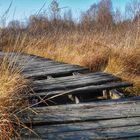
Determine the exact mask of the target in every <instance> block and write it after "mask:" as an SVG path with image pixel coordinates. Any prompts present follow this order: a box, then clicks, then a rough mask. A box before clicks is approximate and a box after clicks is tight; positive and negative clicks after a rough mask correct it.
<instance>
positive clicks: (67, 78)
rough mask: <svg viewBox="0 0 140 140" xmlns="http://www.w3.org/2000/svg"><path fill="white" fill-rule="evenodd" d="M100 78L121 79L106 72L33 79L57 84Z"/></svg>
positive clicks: (38, 81)
mask: <svg viewBox="0 0 140 140" xmlns="http://www.w3.org/2000/svg"><path fill="white" fill-rule="evenodd" d="M100 78H104V79H105V78H112V79H116V80H121V79H120V78H119V77H116V76H114V75H112V74H108V73H102V72H97V73H86V74H81V75H80V74H79V75H71V76H65V77H59V78H54V79H51V80H46V79H44V80H35V81H34V84H35V83H39V84H41V83H42V84H43V83H45V84H58V83H66V82H75V81H76V82H79V81H81V80H90V81H93V80H94V79H95V80H96V79H100Z"/></svg>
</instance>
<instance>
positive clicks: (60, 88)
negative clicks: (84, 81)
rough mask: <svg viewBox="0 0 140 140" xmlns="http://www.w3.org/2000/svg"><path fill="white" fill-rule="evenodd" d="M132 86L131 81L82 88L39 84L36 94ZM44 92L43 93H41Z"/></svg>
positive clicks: (75, 92) (51, 94) (67, 92)
mask: <svg viewBox="0 0 140 140" xmlns="http://www.w3.org/2000/svg"><path fill="white" fill-rule="evenodd" d="M128 86H131V84H130V83H127V82H117V83H109V84H102V85H94V86H86V87H80V88H76V87H75V88H74V89H72V87H71V89H65V88H64V87H54V88H52V89H51V88H50V89H48V88H49V87H48V88H47V87H44V86H40V87H39V86H37V87H36V89H35V94H34V95H36V94H38V95H39V96H41V95H42V96H43V95H45V96H47V95H48V96H55V95H58V96H60V95H59V94H61V95H66V94H67V95H68V94H80V95H81V94H86V93H88V92H90V93H91V92H92V93H94V92H98V91H103V90H111V89H115V88H121V87H128ZM41 92H42V93H41Z"/></svg>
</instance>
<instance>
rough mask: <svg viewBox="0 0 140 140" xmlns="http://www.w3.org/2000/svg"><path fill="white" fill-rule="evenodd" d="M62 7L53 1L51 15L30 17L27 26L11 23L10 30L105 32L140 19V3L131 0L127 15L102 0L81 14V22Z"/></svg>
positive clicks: (41, 14) (126, 10) (43, 13)
mask: <svg viewBox="0 0 140 140" xmlns="http://www.w3.org/2000/svg"><path fill="white" fill-rule="evenodd" d="M63 8H66V7H60V5H59V3H58V1H57V0H52V3H51V5H50V11H49V13H46V12H42V13H38V14H37V15H32V16H30V17H29V19H28V22H27V23H26V25H23V24H22V23H20V21H17V20H15V21H11V22H9V24H8V28H9V29H11V30H19V29H21V30H28V31H29V32H31V33H32V32H34V33H38V34H41V33H44V32H45V33H46V32H50V31H54V30H55V31H57V30H58V31H59V30H61V31H62V30H70V31H71V30H88V31H94V30H103V29H111V28H113V27H114V26H116V25H126V24H128V23H132V22H135V21H138V20H139V19H140V1H139V0H131V2H130V3H127V5H126V7H125V13H124V14H123V13H122V11H120V10H119V9H114V8H113V5H112V1H111V0H100V1H99V2H98V3H93V4H92V5H91V6H90V8H89V9H88V10H87V11H85V12H82V13H81V16H80V20H79V21H78V22H76V21H75V20H74V19H73V15H72V11H71V10H69V9H66V10H65V9H64V10H65V12H64V13H63V14H61V10H62V9H63Z"/></svg>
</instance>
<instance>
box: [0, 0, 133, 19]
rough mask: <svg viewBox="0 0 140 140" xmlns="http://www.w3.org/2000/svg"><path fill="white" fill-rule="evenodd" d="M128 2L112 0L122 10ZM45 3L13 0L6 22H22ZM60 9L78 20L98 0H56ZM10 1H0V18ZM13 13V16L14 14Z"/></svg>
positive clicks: (47, 1)
mask: <svg viewBox="0 0 140 140" xmlns="http://www.w3.org/2000/svg"><path fill="white" fill-rule="evenodd" d="M129 1H130V0H112V2H113V6H114V7H117V8H119V9H122V11H123V10H124V7H125V4H126V3H127V2H129ZM45 2H46V5H45V8H46V9H48V6H49V4H50V2H51V0H13V4H12V7H11V9H10V12H9V14H8V21H10V20H12V19H18V20H22V21H24V20H25V19H27V17H29V15H32V14H34V13H35V12H36V11H38V10H39V9H40V8H41V7H42V5H43V4H44V3H45ZM58 2H59V3H60V7H63V6H67V7H68V8H69V9H72V12H73V14H74V17H75V18H78V16H79V13H80V12H81V11H84V10H86V9H88V8H89V7H90V5H91V4H93V3H94V2H99V0H58ZM10 3H11V0H0V16H1V15H2V14H3V13H4V11H6V9H7V8H8V6H9V4H10ZM14 13H15V14H14Z"/></svg>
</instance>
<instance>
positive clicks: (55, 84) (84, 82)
mask: <svg viewBox="0 0 140 140" xmlns="http://www.w3.org/2000/svg"><path fill="white" fill-rule="evenodd" d="M118 80H119V78H117V77H99V78H98V77H93V78H92V77H89V78H84V77H83V78H82V77H81V78H79V79H78V78H77V79H76V78H75V79H70V81H68V80H66V81H63V80H57V79H54V80H53V79H51V80H46V82H45V81H34V82H33V88H34V90H61V89H63V90H64V89H70V88H71V89H72V88H78V87H83V86H90V85H98V84H104V83H107V82H113V81H118ZM48 81H49V82H48ZM59 81H60V82H59Z"/></svg>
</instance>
